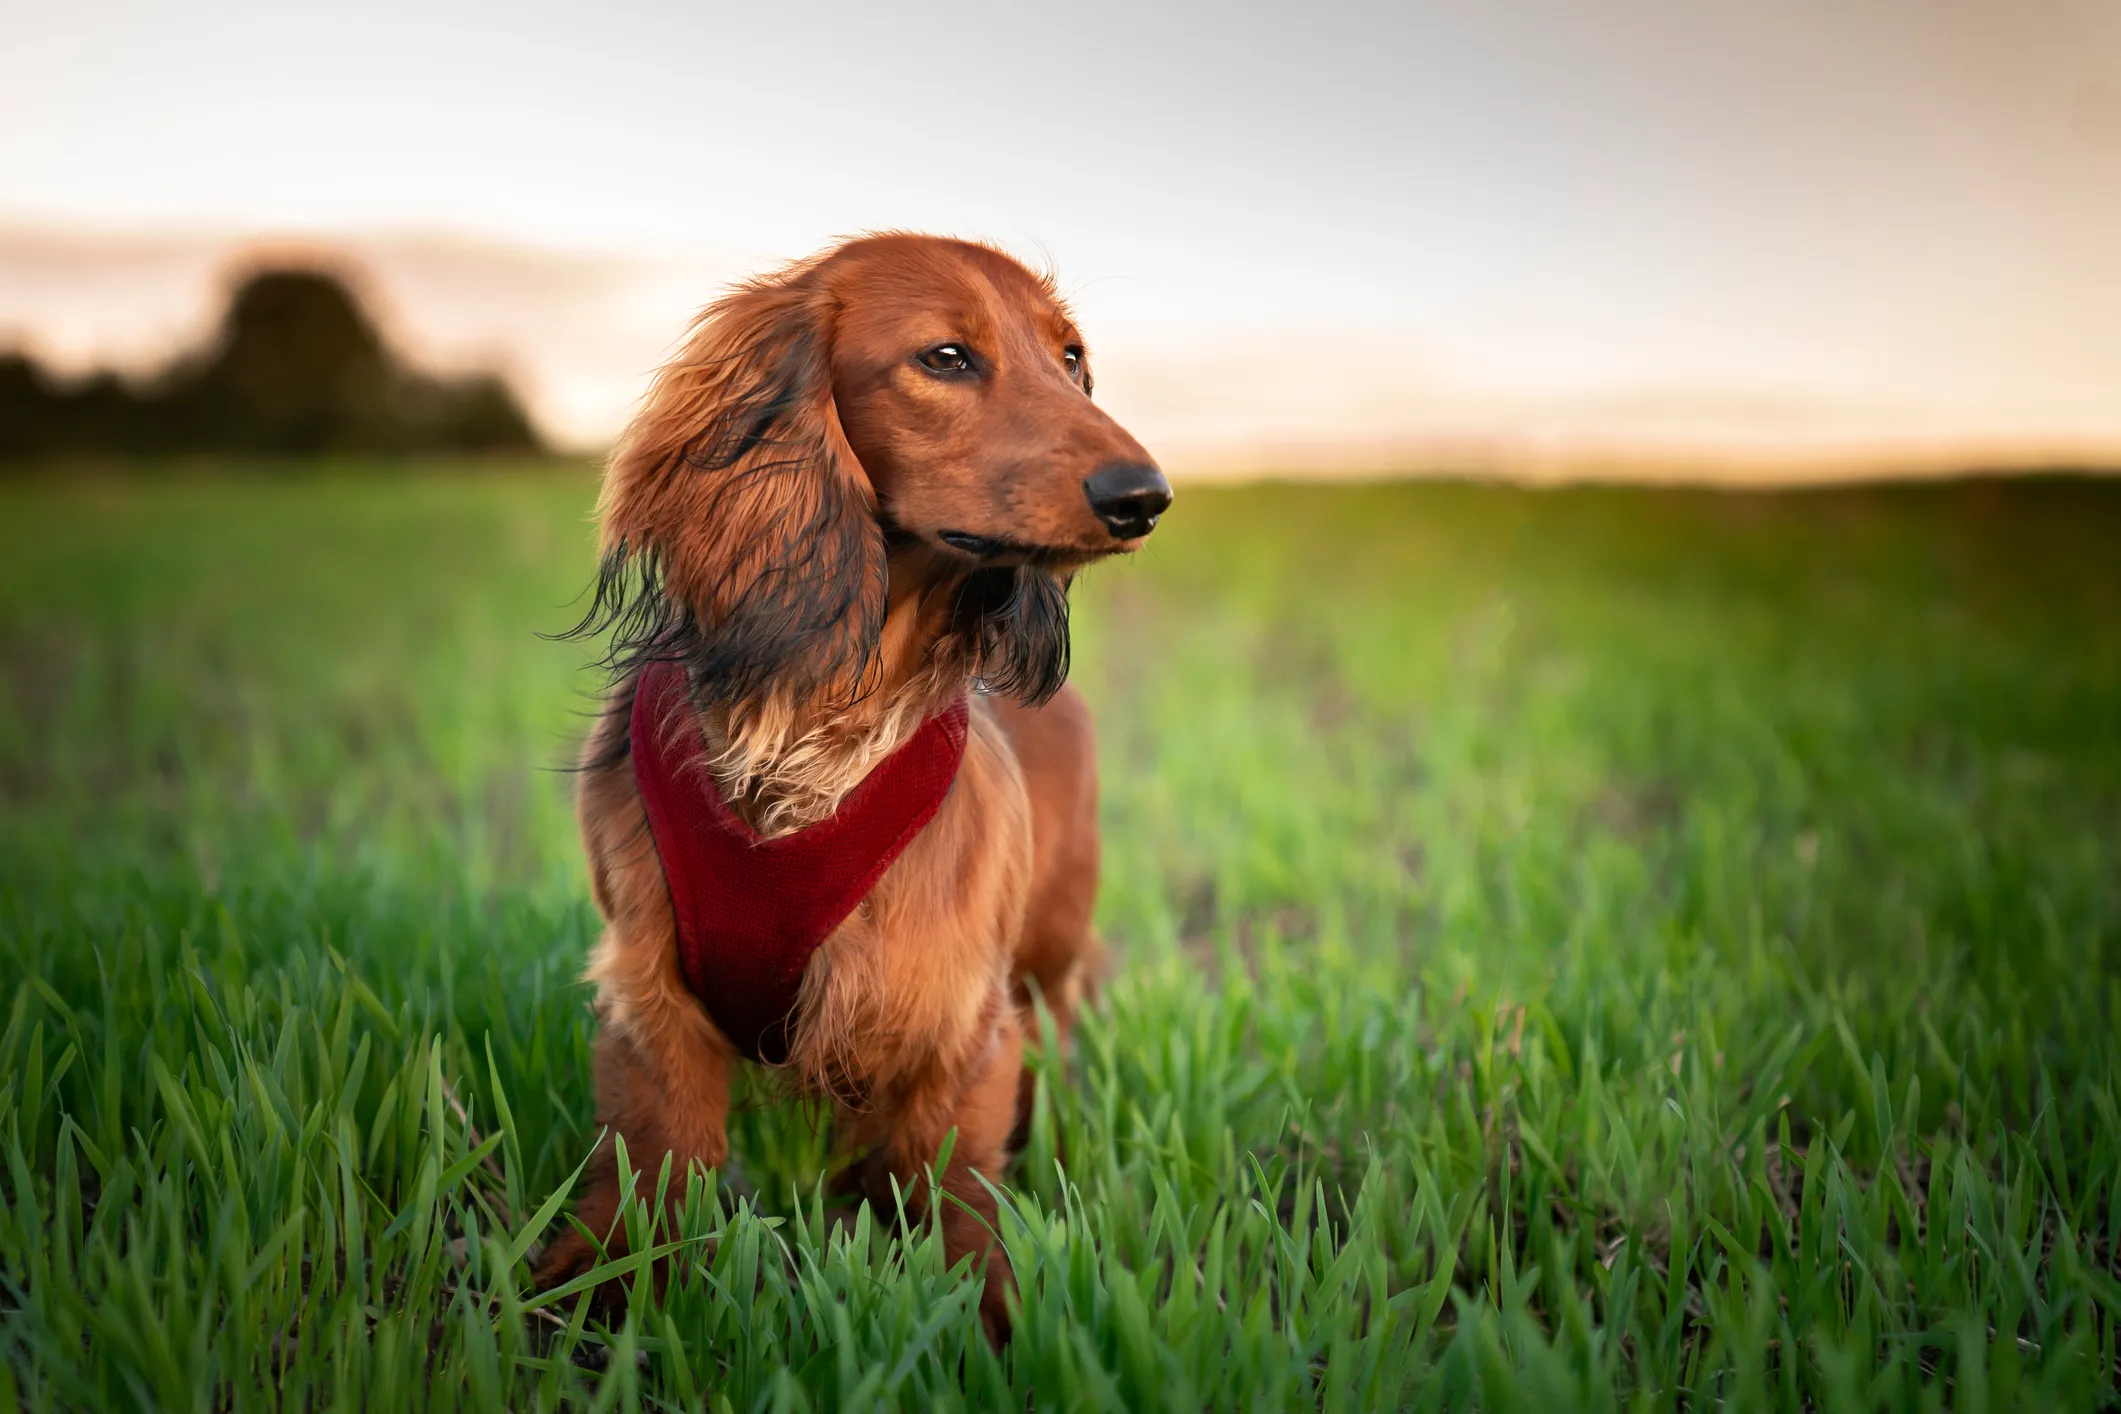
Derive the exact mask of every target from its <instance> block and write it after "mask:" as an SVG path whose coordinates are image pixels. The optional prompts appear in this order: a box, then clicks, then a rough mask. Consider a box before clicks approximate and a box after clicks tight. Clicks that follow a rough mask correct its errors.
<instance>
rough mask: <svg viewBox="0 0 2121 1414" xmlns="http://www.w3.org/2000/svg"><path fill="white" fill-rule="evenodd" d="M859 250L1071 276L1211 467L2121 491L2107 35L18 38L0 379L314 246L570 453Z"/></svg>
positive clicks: (2063, 4)
mask: <svg viewBox="0 0 2121 1414" xmlns="http://www.w3.org/2000/svg"><path fill="white" fill-rule="evenodd" d="M882 227H910V228H916V229H926V230H937V231H943V232H948V233H953V234H960V235H969V236H977V237H982V238H987V239H991V240H994V241H997V242H998V243H1000V244H1002V245H1004V246H1006V247H1008V248H1011V249H1013V250H1016V251H1018V252H1019V253H1021V254H1024V255H1026V256H1027V257H1028V258H1030V259H1032V260H1034V261H1036V262H1040V263H1049V264H1051V265H1052V266H1053V268H1054V269H1055V270H1056V271H1057V272H1058V274H1059V277H1060V280H1061V284H1062V287H1063V288H1064V289H1065V290H1066V291H1068V292H1069V294H1070V296H1071V298H1072V300H1073V302H1074V304H1075V306H1076V308H1077V310H1078V313H1079V314H1080V315H1081V317H1082V322H1083V324H1084V326H1085V328H1086V331H1087V333H1088V335H1089V338H1090V342H1091V347H1092V351H1093V358H1094V360H1095V362H1096V363H1097V367H1098V376H1099V384H1100V397H1101V398H1102V399H1103V400H1105V401H1106V402H1107V403H1108V404H1110V405H1111V406H1113V407H1114V409H1115V411H1117V412H1119V413H1120V414H1121V415H1122V416H1123V417H1125V418H1126V419H1127V420H1128V421H1129V422H1130V425H1134V426H1135V427H1136V429H1137V430H1138V431H1140V432H1142V433H1143V435H1144V437H1145V440H1147V441H1148V442H1149V445H1150V446H1151V447H1152V449H1155V450H1158V451H1159V453H1160V454H1161V455H1165V457H1166V459H1167V460H1169V461H1171V462H1172V463H1173V464H1174V465H1179V466H1187V467H1192V468H1196V469H1199V470H1202V471H1208V470H1216V469H1231V468H1238V469H1244V468H1250V469H1264V468H1266V467H1268V466H1269V465H1270V464H1271V465H1272V466H1274V467H1276V468H1277V469H1285V470H1295V469H1301V468H1302V467H1305V466H1314V465H1315V466H1319V467H1332V466H1353V467H1361V466H1364V465H1369V464H1373V463H1374V464H1377V465H1386V464H1390V465H1398V464H1400V463H1402V462H1409V461H1429V462H1439V461H1440V462H1449V461H1453V460H1480V459H1483V458H1490V459H1494V460H1497V461H1505V462H1506V461H1511V460H1513V459H1514V460H1518V461H1531V462H1542V461H1545V462H1554V463H1580V464H1585V465H1590V464H1602V463H1612V464H1622V463H1630V462H1634V463H1640V464H1645V465H1647V464H1649V463H1651V462H1659V461H1663V462H1674V463H1691V464H1700V465H1708V464H1711V463H1728V464H1732V465H1736V464H1739V463H1745V464H1777V465H1780V464H1784V463H1787V464H1789V465H1792V466H1796V465H1800V464H1801V465H1804V466H1821V465H1829V464H1847V463H1852V462H1856V461H1864V460H1866V459H1868V460H1871V461H1881V462H1891V461H1894V460H1896V459H1897V460H1899V461H1903V462H1917V461H1921V460H1923V459H1925V458H1937V457H1946V458H1949V457H1954V456H1957V457H1966V456H1979V457H1991V456H1994V457H2004V456H2012V455H2016V456H2043V455H2057V456H2079V455H2081V456H2085V457H2101V458H2104V457H2112V456H2116V455H2121V0H1979V3H1967V0H1774V3H1759V2H1758V0H1747V2H1746V3H1728V2H1727V0H1589V2H1588V3H1587V2H1586V0H1575V3H1562V0H1525V2H1524V3H1514V4H1507V5H1498V4H1493V3H1475V2H1474V0H1464V2H1463V3H1457V2H1455V0H1454V3H1437V4H1401V5H1391V6H1376V5H1360V4H1350V3H1324V4H1309V5H1301V6H1298V5H1286V4H1284V5H1274V6H1245V5H1224V4H1217V5H1208V4H1133V5H1106V4H1099V3H1077V4H1073V5H1068V6H1040V7H1036V8H1033V7H1027V6H1014V5H995V6H933V5H920V6H909V5H876V4H834V5H822V6H800V5H776V6H743V7H733V6H722V5H715V4H688V5H672V4H634V5H626V4H609V3H607V4H603V5H599V6H595V7H587V6H571V7H554V6H544V5H538V4H520V3H518V4H510V5H506V6H501V5H494V6H484V5H472V4H455V3H434V2H432V0H430V3H424V4H417V5H411V4H398V3H369V4H363V5H360V6H350V5H348V6H337V5H321V4H312V5H291V4H284V3H282V4H192V3H172V0H159V3H141V4H129V3H128V4H114V3H104V0H71V3H68V4H66V5H51V4H36V5H31V4H27V3H23V0H0V342H5V341H7V340H9V339H12V340H14V341H26V342H28V343H30V344H31V345H32V346H33V347H35V348H38V349H40V350H41V351H44V352H46V353H48V354H49V355H50V356H51V357H53V358H54V359H55V360H56V361H58V362H61V363H69V362H71V363H75V364H78V363H81V362H83V361H91V360H95V359H99V358H116V359H121V360H123V359H128V358H130V359H133V360H135V361H138V360H140V359H143V358H145V357H147V356H148V351H150V350H151V349H153V348H155V347H158V346H161V345H166V344H167V343H168V342H170V341H171V340H173V339H176V338H178V337H180V336H181V335H183V334H184V333H185V332H187V331H191V332H196V330H197V329H198V328H200V327H203V325H204V323H205V322H206V321H207V320H209V319H210V317H211V309H212V300H213V294H214V290H215V289H216V283H215V282H216V280H217V278H218V274H217V272H219V271H220V270H221V269H222V268H223V267H224V266H225V264H226V262H227V260H228V259H229V258H230V253H231V251H233V250H236V249H239V248H242V247H244V246H245V245H247V244H248V243H252V242H257V241H264V242H266V243H267V244H268V245H270V246H271V247H272V248H275V249H280V250H289V249H299V250H305V251H317V250H331V251H338V252H344V253H347V258H349V259H351V260H353V261H355V262H356V264H357V266H358V268H359V269H360V270H361V271H362V272H363V274H364V278H365V279H366V280H367V281H368V285H369V287H370V288H371V290H372V291H373V293H374V295H375V298H376V300H377V302H378V304H379V306H380V307H382V308H383V309H384V310H385V312H386V314H387V315H388V316H389V317H390V318H391V319H392V321H393V327H394V328H398V329H400V330H402V331H404V334H405V337H406V338H407V339H408V340H409V341H410V342H411V343H412V344H413V345H414V347H415V350H416V351H418V352H423V353H427V354H430V355H432V357H433V358H434V359H435V360H437V361H441V362H452V361H457V362H461V361H466V360H476V359H487V360H497V361H500V362H502V363H503V364H505V365H507V366H508V367H510V368H511V369H512V370H513V371H514V372H516V373H517V374H518V375H519V377H520V379H521V381H523V383H524V384H525V386H526V388H527V390H528V391H529V392H530V394H531V396H532V399H533V402H534V404H535V405H536V407H537V410H538V411H539V414H540V416H541V417H542V418H544V419H545V420H546V422H547V424H548V425H549V426H552V427H554V428H555V429H556V431H558V432H559V434H560V435H561V436H562V438H563V440H567V441H570V442H574V443H579V444H584V445H588V444H594V443H595V442H597V441H599V440H602V439H605V438H608V437H609V436H610V435H611V433H612V432H613V431H615V430H616V428H617V427H618V426H619V425H620V424H621V423H622V422H623V419H624V417H625V415H626V410H627V408H628V406H629V405H630V402H631V400H632V398H633V397H634V396H636V395H637V393H638V391H639V388H640V385H641V383H642V381H643V380H644V379H645V376H646V374H647V372H648V370H649V369H650V368H652V366H653V364H654V362H655V360H656V359H657V358H658V357H659V356H660V355H661V353H662V352H663V351H664V350H665V349H666V348H667V347H668V345H669V342H670V340H671V339H673V338H674V337H675V336H676V334H677V333H678V331H679V329H680V327H681V326H682V324H683V322H684V319H685V317H686V315H687V314H688V313H689V312H690V310H691V309H693V308H694V307H696V306H697V305H699V304H700V303H703V302H704V301H705V300H706V299H707V298H709V297H710V296H711V295H712V294H713V292H714V289H715V287H716V286H717V285H718V284H719V283H721V282H723V281H726V280H727V279H729V278H731V277H733V276H735V275H738V274H741V273H744V272H745V271H747V270H751V269H756V268H759V267H762V266H765V265H769V264H771V263H773V262H775V261H778V260H781V259H786V258H790V257H793V256H797V255H801V254H804V253H806V252H809V251H811V250H814V249H816V248H818V247H820V246H822V245H825V244H827V243H829V242H830V241H832V240H833V239H834V238H836V237H838V236H842V235H845V234H848V233H852V232H855V231H859V230H863V229H873V228H882ZM1166 448H1168V449H1169V450H1168V451H1166V450H1165V449H1166Z"/></svg>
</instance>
